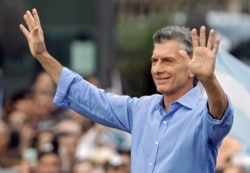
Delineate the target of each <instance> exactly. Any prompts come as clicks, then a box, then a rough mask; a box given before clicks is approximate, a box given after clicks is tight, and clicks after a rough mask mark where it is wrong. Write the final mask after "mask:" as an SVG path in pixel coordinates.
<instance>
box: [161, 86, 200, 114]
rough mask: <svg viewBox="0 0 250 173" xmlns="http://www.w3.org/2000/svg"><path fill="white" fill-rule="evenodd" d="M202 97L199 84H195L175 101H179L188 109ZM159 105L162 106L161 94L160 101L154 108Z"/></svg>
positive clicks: (162, 97) (162, 98)
mask: <svg viewBox="0 0 250 173" xmlns="http://www.w3.org/2000/svg"><path fill="white" fill-rule="evenodd" d="M201 97H202V93H201V88H200V86H199V85H197V86H195V87H194V88H192V89H191V90H189V91H188V92H187V93H185V94H184V95H183V96H182V97H181V98H180V99H178V100H177V101H176V102H175V103H179V104H181V105H183V106H185V107H187V108H189V109H193V108H194V107H195V105H196V104H197V102H198V101H199V100H200V98H201ZM160 107H163V108H164V96H163V95H162V96H161V99H160V102H159V104H158V106H157V107H156V109H159V108H160Z"/></svg>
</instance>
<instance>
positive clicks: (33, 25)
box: [25, 11, 35, 30]
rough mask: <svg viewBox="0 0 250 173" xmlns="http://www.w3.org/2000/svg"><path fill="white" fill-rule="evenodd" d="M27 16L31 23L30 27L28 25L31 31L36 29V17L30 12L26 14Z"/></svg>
mask: <svg viewBox="0 0 250 173" xmlns="http://www.w3.org/2000/svg"><path fill="white" fill-rule="evenodd" d="M26 16H27V18H26V20H27V22H28V23H29V25H28V27H29V30H32V29H33V28H34V27H35V22H34V17H33V16H32V14H31V12H30V11H27V12H26ZM26 20H25V21H26Z"/></svg>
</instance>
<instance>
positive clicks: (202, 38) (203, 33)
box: [200, 26, 206, 47]
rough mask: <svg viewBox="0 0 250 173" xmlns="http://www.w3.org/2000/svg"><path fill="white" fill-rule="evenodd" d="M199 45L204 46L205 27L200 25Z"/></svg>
mask: <svg viewBox="0 0 250 173" xmlns="http://www.w3.org/2000/svg"><path fill="white" fill-rule="evenodd" d="M200 46H201V47H205V46H206V27H205V26H202V27H201V28H200Z"/></svg>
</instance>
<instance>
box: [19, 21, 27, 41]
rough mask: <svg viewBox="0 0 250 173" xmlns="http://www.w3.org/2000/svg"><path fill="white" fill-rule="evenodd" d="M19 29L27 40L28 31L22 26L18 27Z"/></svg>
mask: <svg viewBox="0 0 250 173" xmlns="http://www.w3.org/2000/svg"><path fill="white" fill-rule="evenodd" d="M19 28H20V29H21V31H22V33H23V34H24V36H25V37H26V39H28V36H29V31H28V30H27V29H26V28H25V27H24V26H23V25H22V24H20V25H19Z"/></svg>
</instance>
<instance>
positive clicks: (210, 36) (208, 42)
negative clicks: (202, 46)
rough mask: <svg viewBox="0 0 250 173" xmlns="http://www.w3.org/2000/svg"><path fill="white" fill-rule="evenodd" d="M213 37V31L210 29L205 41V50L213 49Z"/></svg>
mask: <svg viewBox="0 0 250 173" xmlns="http://www.w3.org/2000/svg"><path fill="white" fill-rule="evenodd" d="M214 36H215V31H214V30H213V29H211V30H210V32H209V37H208V41H207V48H208V49H210V50H212V48H213V44H214Z"/></svg>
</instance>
